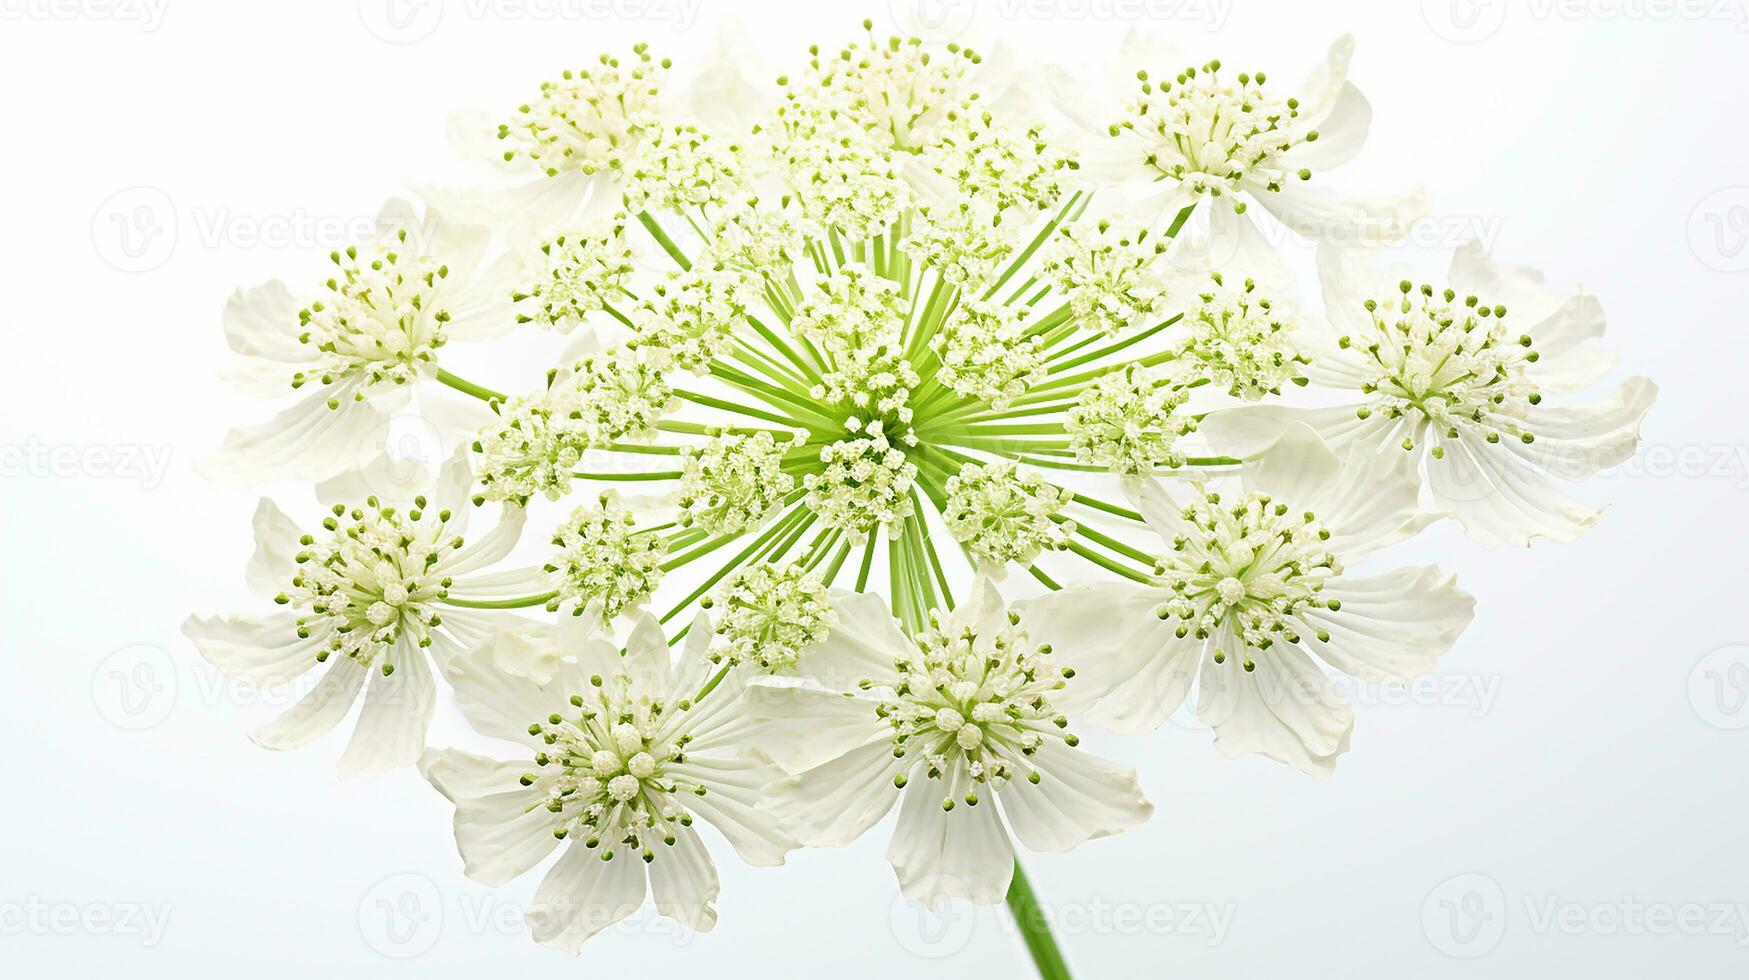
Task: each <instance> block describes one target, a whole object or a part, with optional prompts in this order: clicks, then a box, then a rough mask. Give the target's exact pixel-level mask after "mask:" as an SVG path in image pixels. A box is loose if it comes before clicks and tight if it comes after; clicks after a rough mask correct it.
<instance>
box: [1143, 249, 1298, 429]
mask: <svg viewBox="0 0 1749 980" xmlns="http://www.w3.org/2000/svg"><path fill="white" fill-rule="evenodd" d="M1181 295H1183V300H1184V303H1185V306H1184V315H1183V317H1182V318H1181V319H1180V320H1179V321H1178V323H1177V324H1176V325H1175V336H1174V353H1175V354H1176V356H1175V357H1174V358H1173V362H1172V367H1173V369H1174V370H1175V371H1176V372H1177V373H1178V375H1179V377H1180V378H1182V379H1183V380H1184V381H1185V382H1187V383H1188V382H1192V381H1196V380H1202V381H1206V382H1209V383H1212V384H1214V385H1217V386H1219V387H1220V388H1221V389H1222V390H1224V391H1225V392H1226V393H1227V394H1229V395H1231V396H1232V397H1234V398H1241V399H1244V400H1245V401H1250V402H1254V401H1257V400H1258V399H1260V398H1263V397H1264V396H1266V395H1279V394H1281V393H1282V387H1283V386H1284V385H1287V384H1295V385H1299V386H1301V387H1304V386H1305V385H1306V383H1307V381H1306V376H1305V366H1306V365H1307V364H1309V363H1311V357H1310V355H1308V354H1306V353H1305V352H1304V351H1303V350H1301V349H1300V347H1299V343H1298V338H1297V337H1296V336H1295V330H1294V324H1293V323H1292V322H1291V321H1290V320H1288V319H1286V318H1285V317H1284V316H1283V315H1282V313H1281V312H1280V310H1279V309H1278V307H1277V305H1276V303H1275V302H1274V301H1273V300H1272V299H1270V297H1269V296H1268V295H1267V294H1266V293H1264V292H1262V291H1260V290H1259V289H1258V287H1257V283H1256V282H1255V281H1253V280H1251V279H1247V278H1239V277H1229V276H1227V275H1223V274H1222V273H1219V272H1214V273H1210V274H1209V275H1207V276H1206V277H1198V281H1196V282H1195V283H1194V284H1192V283H1189V282H1186V283H1184V284H1183V288H1182V290H1181Z"/></svg>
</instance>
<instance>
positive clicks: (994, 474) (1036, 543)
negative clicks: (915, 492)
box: [942, 463, 1075, 572]
mask: <svg viewBox="0 0 1749 980" xmlns="http://www.w3.org/2000/svg"><path fill="white" fill-rule="evenodd" d="M946 490H947V509H946V511H945V512H943V514H942V516H943V518H945V519H946V521H947V530H948V533H949V534H951V535H953V537H954V540H956V541H959V542H962V543H963V544H965V546H966V548H967V549H968V550H970V551H971V553H972V557H973V558H974V559H975V560H976V561H977V562H978V564H979V565H980V566H981V567H985V568H988V569H990V570H992V571H996V572H1000V571H1001V570H1003V569H1005V568H1006V566H1007V565H1008V564H1009V563H1010V562H1019V563H1020V564H1022V565H1030V564H1032V563H1033V561H1034V560H1035V559H1037V558H1038V556H1039V554H1040V553H1041V552H1043V551H1045V550H1047V549H1048V550H1052V551H1060V550H1062V549H1064V548H1067V547H1068V546H1069V539H1070V537H1071V536H1072V535H1073V534H1074V533H1075V522H1074V521H1071V520H1069V519H1067V518H1064V517H1061V516H1059V512H1060V511H1061V510H1062V509H1063V508H1064V507H1065V506H1066V505H1067V504H1068V503H1069V501H1070V500H1071V499H1073V497H1074V494H1073V493H1071V492H1070V491H1068V490H1064V489H1062V488H1060V487H1055V486H1052V485H1051V484H1050V483H1048V482H1046V481H1045V479H1044V478H1043V477H1041V476H1039V475H1038V474H1037V473H1028V472H1023V471H1021V470H1019V469H1018V468H1017V467H1016V466H1015V465H1014V464H1013V463H993V464H991V465H988V466H985V465H981V464H978V463H968V464H966V465H965V466H963V467H961V468H960V471H959V472H958V473H957V474H955V475H953V476H952V477H949V478H948V481H947V487H946Z"/></svg>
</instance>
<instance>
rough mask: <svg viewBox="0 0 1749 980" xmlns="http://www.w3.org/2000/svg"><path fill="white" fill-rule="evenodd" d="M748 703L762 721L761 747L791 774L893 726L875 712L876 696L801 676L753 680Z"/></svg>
mask: <svg viewBox="0 0 1749 980" xmlns="http://www.w3.org/2000/svg"><path fill="white" fill-rule="evenodd" d="M889 669H890V668H889ZM745 705H746V710H747V711H748V713H749V714H751V715H752V716H753V717H754V718H757V719H758V720H759V721H760V723H761V726H762V727H761V731H760V734H759V737H758V739H757V740H756V745H757V746H758V748H759V750H760V751H761V752H762V753H764V754H765V755H766V756H768V757H769V758H771V760H772V761H773V762H776V763H777V764H778V765H779V766H782V767H783V769H784V770H785V771H787V772H790V773H801V772H806V771H807V770H809V769H812V768H814V767H815V766H818V765H820V764H822V763H824V762H826V761H828V760H831V759H835V758H837V757H838V756H840V755H843V754H844V753H845V752H848V751H850V750H851V749H853V748H856V747H858V746H861V745H865V744H867V743H868V741H869V739H870V738H872V737H874V736H876V735H881V734H886V733H887V732H888V731H889V729H888V726H887V723H886V722H884V721H882V720H881V719H880V718H879V717H878V716H877V715H876V714H875V708H876V707H877V705H878V702H876V701H875V700H873V699H871V698H863V697H847V696H846V695H845V694H844V693H842V692H840V691H835V690H829V689H827V688H825V687H822V686H820V685H818V684H815V683H813V682H811V681H806V680H800V679H795V678H785V677H762V678H759V679H757V680H755V681H754V682H753V683H751V684H749V685H747V693H746V696H745Z"/></svg>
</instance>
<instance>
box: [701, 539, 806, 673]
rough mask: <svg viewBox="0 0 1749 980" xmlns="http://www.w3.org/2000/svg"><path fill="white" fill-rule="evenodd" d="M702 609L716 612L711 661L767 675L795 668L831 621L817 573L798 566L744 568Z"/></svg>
mask: <svg viewBox="0 0 1749 980" xmlns="http://www.w3.org/2000/svg"><path fill="white" fill-rule="evenodd" d="M707 608H710V609H711V610H713V611H715V612H716V614H717V624H716V632H717V638H718V642H717V645H715V646H713V647H712V648H711V658H712V659H713V660H717V661H722V662H727V663H730V664H737V665H738V664H754V665H757V666H758V668H759V669H760V670H763V671H765V672H766V673H770V674H780V673H786V672H788V671H792V670H794V669H795V667H796V665H797V664H799V663H800V662H801V658H802V655H803V653H804V652H805V651H807V650H808V649H810V648H812V647H813V646H815V645H816V644H818V643H820V642H821V641H822V640H824V639H825V638H826V636H827V634H828V633H830V632H831V630H832V626H833V623H834V622H835V621H836V617H835V615H834V613H833V612H832V604H831V601H830V599H829V598H828V596H827V592H826V586H825V584H824V583H823V581H822V579H821V575H820V573H819V572H817V571H809V570H808V569H806V568H803V567H802V566H800V565H798V564H789V565H783V566H777V565H763V564H762V565H752V566H749V567H747V568H743V569H741V570H739V571H737V572H735V573H734V574H733V575H732V576H730V577H729V579H728V580H727V582H725V584H724V586H723V588H722V590H721V594H720V595H719V596H718V597H716V598H715V599H711V600H709V605H708V607H707Z"/></svg>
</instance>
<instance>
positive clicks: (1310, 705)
mask: <svg viewBox="0 0 1749 980" xmlns="http://www.w3.org/2000/svg"><path fill="white" fill-rule="evenodd" d="M1137 491H1138V505H1139V507H1140V508H1141V512H1142V514H1143V515H1144V516H1145V517H1146V518H1147V520H1148V523H1149V525H1151V526H1152V527H1153V528H1154V530H1155V531H1157V532H1158V533H1159V534H1160V536H1161V538H1162V539H1163V540H1164V542H1165V549H1166V550H1165V551H1164V552H1163V554H1162V557H1161V558H1160V560H1159V563H1158V564H1157V566H1156V581H1157V583H1158V584H1156V585H1153V586H1144V587H1140V588H1138V587H1135V586H1131V585H1098V586H1086V587H1081V588H1072V589H1066V590H1064V591H1062V592H1059V593H1055V594H1053V595H1051V596H1047V597H1045V598H1043V599H1040V600H1037V601H1036V602H1034V603H1031V604H1029V605H1028V606H1027V607H1026V608H1025V610H1024V614H1025V615H1026V616H1027V617H1028V620H1029V622H1032V623H1033V628H1034V631H1035V635H1036V636H1038V637H1040V638H1042V639H1044V640H1046V641H1048V642H1050V643H1053V644H1055V645H1057V646H1058V647H1061V648H1062V649H1063V650H1065V651H1074V653H1073V655H1072V656H1071V657H1070V658H1069V661H1070V663H1071V666H1073V667H1074V668H1075V669H1076V670H1077V671H1086V672H1088V674H1089V676H1094V677H1097V678H1099V680H1098V681H1095V682H1093V683H1092V684H1090V685H1089V686H1090V687H1099V688H1102V690H1101V691H1099V692H1098V696H1099V700H1098V702H1097V704H1095V705H1094V707H1093V708H1092V710H1091V711H1090V712H1089V717H1090V718H1092V719H1095V720H1097V721H1098V722H1099V723H1100V724H1102V725H1106V726H1108V727H1112V728H1115V729H1117V730H1119V731H1126V732H1138V731H1147V730H1151V729H1153V728H1155V727H1157V726H1159V725H1160V724H1162V723H1163V722H1164V721H1165V720H1166V719H1167V718H1168V717H1169V716H1170V715H1171V714H1172V712H1173V711H1175V710H1176V709H1177V707H1178V705H1179V704H1180V703H1181V702H1183V700H1184V699H1185V697H1186V695H1187V694H1188V693H1189V691H1190V688H1191V686H1192V684H1193V683H1195V684H1197V685H1198V686H1199V687H1200V695H1199V698H1198V701H1197V716H1198V718H1199V719H1200V720H1201V721H1202V722H1203V723H1205V724H1207V725H1209V726H1211V727H1212V728H1213V729H1214V730H1215V745H1216V747H1217V748H1219V749H1220V750H1221V752H1222V753H1223V754H1225V755H1227V756H1229V757H1231V756H1235V755H1239V754H1242V753H1246V752H1258V753H1261V754H1263V755H1266V756H1268V757H1270V758H1272V759H1275V760H1277V761H1280V762H1285V763H1287V764H1289V765H1292V766H1294V767H1296V768H1298V769H1301V770H1304V771H1306V772H1310V773H1319V774H1328V773H1329V772H1331V771H1332V770H1333V769H1334V768H1335V765H1336V759H1337V757H1338V756H1339V755H1341V754H1342V753H1343V752H1345V751H1347V749H1348V736H1349V732H1350V731H1351V730H1352V728H1353V725H1354V712H1353V709H1352V708H1351V706H1350V705H1349V703H1348V701H1347V700H1346V699H1345V698H1343V697H1342V696H1341V695H1340V694H1338V693H1337V692H1336V691H1335V689H1334V688H1333V687H1332V686H1331V684H1330V681H1329V679H1328V678H1327V677H1326V676H1325V675H1324V672H1323V671H1322V669H1320V668H1319V666H1318V665H1317V664H1316V663H1315V662H1314V661H1313V659H1312V658H1313V657H1317V658H1318V659H1320V660H1322V661H1324V662H1325V663H1328V664H1330V665H1331V666H1334V667H1336V668H1338V669H1340V670H1342V671H1344V672H1347V673H1350V674H1353V675H1355V676H1357V677H1360V678H1361V679H1363V680H1372V681H1386V680H1388V681H1404V680H1407V679H1408V678H1410V677H1413V676H1416V675H1418V674H1421V673H1424V672H1425V671H1427V670H1429V669H1431V668H1432V666H1433V664H1434V662H1435V661H1436V660H1437V659H1438V658H1439V657H1440V655H1441V654H1443V653H1445V651H1446V650H1448V649H1450V647H1451V645H1452V643H1453V642H1454V641H1455V640H1456V639H1457V636H1458V634H1459V633H1461V632H1462V631H1463V629H1464V627H1465V626H1467V625H1468V624H1469V621H1470V618H1471V616H1472V613H1473V607H1474V605H1475V603H1474V601H1473V600H1472V599H1471V598H1470V597H1469V596H1468V595H1466V594H1465V593H1464V592H1462V591H1460V590H1459V589H1458V588H1457V587H1456V585H1455V584H1454V583H1453V581H1452V579H1451V578H1450V577H1449V576H1446V575H1443V574H1441V573H1440V572H1439V570H1438V569H1436V568H1432V567H1426V568H1401V569H1398V570H1396V571H1393V572H1386V573H1384V574H1381V575H1376V576H1372V577H1366V578H1356V577H1354V576H1352V575H1350V574H1348V573H1347V566H1349V565H1351V564H1354V563H1357V562H1358V561H1360V559H1362V558H1364V557H1366V556H1367V555H1368V554H1370V553H1371V552H1373V551H1375V550H1377V549H1378V548H1381V547H1383V546H1385V545H1388V544H1391V543H1393V542H1396V541H1399V540H1402V539H1403V538H1405V537H1408V536H1409V535H1411V534H1413V533H1415V531H1417V530H1418V529H1420V528H1421V527H1422V526H1423V525H1425V524H1426V523H1427V518H1425V517H1423V516H1421V515H1419V514H1418V513H1417V508H1416V486H1415V481H1414V478H1413V476H1412V474H1411V469H1410V466H1409V462H1408V460H1407V459H1406V458H1404V457H1402V456H1400V455H1399V456H1381V455H1376V454H1366V455H1363V456H1359V457H1354V458H1353V459H1351V460H1350V462H1349V464H1348V465H1347V466H1346V467H1344V466H1343V465H1342V463H1341V462H1340V461H1339V460H1338V459H1337V457H1336V456H1335V454H1333V453H1331V452H1330V450H1329V449H1327V448H1325V446H1324V444H1323V443H1322V442H1321V441H1319V440H1318V438H1317V437H1316V436H1315V435H1313V434H1312V432H1311V431H1310V430H1308V429H1306V428H1305V427H1304V426H1299V427H1297V428H1296V429H1295V430H1294V431H1292V432H1290V433H1289V434H1288V435H1287V436H1286V437H1284V438H1283V439H1282V441H1281V442H1280V443H1278V444H1277V445H1276V446H1274V447H1272V448H1271V449H1270V450H1269V451H1268V452H1266V453H1265V454H1264V455H1263V456H1262V457H1261V458H1260V459H1259V460H1258V461H1257V462H1255V463H1254V464H1252V465H1251V466H1250V467H1249V468H1248V469H1247V470H1246V471H1245V472H1244V473H1243V474H1242V475H1241V476H1240V477H1238V478H1236V479H1235V478H1228V479H1222V480H1219V481H1212V485H1206V486H1201V487H1196V488H1193V489H1190V490H1188V491H1186V493H1185V494H1183V495H1181V497H1180V499H1174V497H1173V496H1170V495H1168V494H1167V492H1166V491H1165V490H1163V489H1162V488H1161V487H1160V486H1159V485H1157V484H1155V483H1152V482H1143V483H1139V484H1137ZM1184 498H1188V499H1184ZM1181 501H1182V502H1181ZM1114 624H1122V625H1121V626H1118V627H1117V628H1114Z"/></svg>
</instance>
